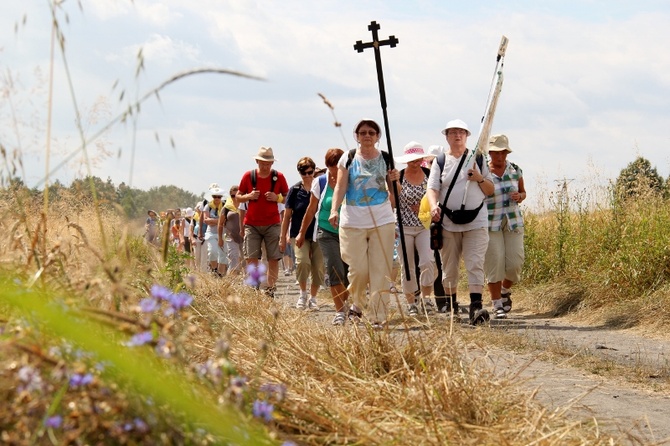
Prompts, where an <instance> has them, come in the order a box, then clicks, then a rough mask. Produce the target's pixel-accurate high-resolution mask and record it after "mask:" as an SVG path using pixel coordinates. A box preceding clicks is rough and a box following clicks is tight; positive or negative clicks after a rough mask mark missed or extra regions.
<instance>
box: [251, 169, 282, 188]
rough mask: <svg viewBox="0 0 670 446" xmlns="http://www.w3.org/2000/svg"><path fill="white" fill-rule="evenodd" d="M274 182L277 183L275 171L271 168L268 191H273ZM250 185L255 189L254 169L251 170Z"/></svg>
mask: <svg viewBox="0 0 670 446" xmlns="http://www.w3.org/2000/svg"><path fill="white" fill-rule="evenodd" d="M275 184H277V171H276V170H274V169H272V171H270V192H274V191H275ZM251 187H253V188H254V189H256V169H254V170H252V171H251Z"/></svg>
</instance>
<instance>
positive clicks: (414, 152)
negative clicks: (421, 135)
mask: <svg viewBox="0 0 670 446" xmlns="http://www.w3.org/2000/svg"><path fill="white" fill-rule="evenodd" d="M427 156H428V154H427V153H426V152H424V150H423V146H422V145H421V144H419V143H418V142H416V141H410V142H409V143H407V145H406V146H405V149H404V150H403V154H402V155H401V156H394V157H393V159H394V160H395V162H396V163H400V164H407V163H411V162H412V161H416V160H419V159H422V158H425V157H427Z"/></svg>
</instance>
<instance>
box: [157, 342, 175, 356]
mask: <svg viewBox="0 0 670 446" xmlns="http://www.w3.org/2000/svg"><path fill="white" fill-rule="evenodd" d="M154 350H155V351H156V354H157V355H158V356H160V357H163V358H170V357H171V356H172V348H171V344H170V343H169V342H168V341H167V340H166V339H165V338H158V342H157V343H156V348H155V349H154Z"/></svg>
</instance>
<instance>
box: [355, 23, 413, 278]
mask: <svg viewBox="0 0 670 446" xmlns="http://www.w3.org/2000/svg"><path fill="white" fill-rule="evenodd" d="M379 28H380V26H379V23H377V22H375V21H372V22H370V25H368V31H372V42H366V43H363V41H362V40H359V41H357V42H356V44H355V45H354V49H355V50H356V51H358V52H359V53H362V52H363V50H365V49H366V48H373V49H374V51H375V64H376V65H377V83H378V84H379V101H380V102H381V105H382V114H383V115H384V131H385V132H386V144H387V147H388V152H389V155H390V158H391V169H394V168H395V163H394V162H393V149H392V148H391V132H390V130H389V117H388V114H387V113H386V90H385V89H384V71H383V70H382V55H381V52H380V51H379V47H380V46H383V45H389V46H390V47H391V48H395V46H396V45H397V44H398V39H397V38H396V36H390V37H389V38H388V39H386V40H379V34H378V33H377V31H379ZM393 197H394V198H395V203H396V207H395V209H396V214H397V216H398V230H399V232H400V243H401V245H402V260H403V266H404V267H405V276H406V277H407V280H412V275H411V271H410V270H409V262H408V260H407V250H406V249H405V231H404V230H403V227H402V218H401V216H400V198H399V197H398V186H397V185H396V182H395V181H394V182H393Z"/></svg>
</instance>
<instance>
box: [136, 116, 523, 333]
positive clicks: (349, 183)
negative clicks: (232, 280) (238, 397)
mask: <svg viewBox="0 0 670 446" xmlns="http://www.w3.org/2000/svg"><path fill="white" fill-rule="evenodd" d="M441 133H442V134H443V135H444V137H445V138H446V143H447V145H446V147H442V146H438V145H434V146H430V147H429V148H428V149H427V150H424V147H423V146H422V145H421V144H419V143H417V142H415V141H412V142H410V143H408V144H407V145H406V146H405V147H404V150H403V154H402V155H401V156H397V157H395V158H394V159H393V160H391V157H390V156H389V154H388V153H387V152H384V151H381V150H380V149H379V148H378V145H379V141H380V139H381V136H382V135H381V128H380V127H379V125H378V124H377V123H376V122H375V121H373V120H370V119H363V120H361V121H359V122H358V123H357V124H356V126H355V127H354V131H353V135H354V139H355V141H356V143H357V147H356V148H355V149H351V150H349V151H344V150H342V149H339V148H331V149H328V150H326V151H325V154H324V155H323V158H321V159H320V160H319V161H320V162H323V165H324V166H325V167H324V168H321V169H319V168H317V163H316V162H315V161H314V159H312V158H311V157H302V158H300V159H299V160H298V162H297V164H296V168H297V171H298V173H299V174H300V181H299V182H298V183H296V184H294V185H293V186H290V187H289V185H288V183H287V181H286V178H285V176H284V175H283V173H281V172H278V171H277V170H275V169H273V168H272V166H273V164H274V162H275V161H276V159H275V157H274V153H273V150H272V148H269V147H261V148H260V149H259V151H258V153H257V154H256V156H254V157H253V158H254V159H255V161H256V167H255V168H254V169H252V170H250V171H247V172H245V173H244V175H243V176H242V179H241V180H240V182H239V184H236V185H233V186H232V187H230V188H229V190H228V191H224V190H223V189H221V188H220V187H219V185H218V184H217V183H212V184H211V185H210V187H209V190H208V194H207V196H206V197H205V199H204V200H202V201H200V202H198V203H196V205H195V206H194V208H186V209H183V210H182V209H175V210H168V211H165V212H164V213H161V214H162V215H160V216H159V215H158V214H157V213H156V212H155V211H153V210H150V211H149V212H148V214H149V218H147V222H146V238H147V241H149V242H150V243H157V240H158V238H159V236H160V234H167V235H168V236H169V242H170V243H172V244H173V245H174V246H175V248H176V249H177V250H178V251H180V252H185V253H187V254H189V255H188V256H187V257H188V262H189V266H190V267H191V268H193V269H195V270H199V271H209V272H211V273H213V274H216V275H219V276H226V275H240V276H245V275H253V274H256V275H257V274H258V271H259V269H262V271H263V272H265V273H267V274H266V280H265V283H264V284H263V287H264V293H265V294H266V295H267V296H269V297H270V298H274V297H275V293H276V282H277V279H278V275H279V264H280V262H282V260H283V259H284V261H283V262H282V263H283V265H284V273H285V274H287V275H289V274H292V270H293V266H292V265H293V261H294V263H295V275H296V282H297V284H298V285H299V287H300V295H299V297H298V300H297V302H296V304H295V306H296V308H298V309H300V310H305V309H308V310H318V309H319V303H318V302H317V294H318V292H319V290H320V289H321V288H322V287H326V288H329V290H330V294H331V296H332V299H333V303H334V306H335V316H334V318H333V321H332V323H333V325H339V326H341V325H345V323H346V322H347V321H349V320H357V321H360V322H362V323H366V324H370V325H371V326H372V327H373V328H375V329H381V328H384V327H385V326H386V325H387V324H388V320H389V313H390V302H391V294H393V293H398V291H397V289H396V279H397V275H398V272H400V276H401V277H400V284H401V291H400V293H402V295H404V298H405V300H406V306H404V305H403V308H402V310H403V313H404V314H406V315H407V316H409V317H421V316H427V315H429V314H434V313H447V314H451V315H453V317H455V318H458V319H459V320H460V310H461V309H464V308H459V300H458V298H457V297H458V296H457V290H458V281H459V274H460V263H461V259H462V261H463V264H464V266H465V271H466V276H467V289H468V294H469V296H468V297H469V305H468V307H469V309H468V310H467V311H466V312H467V313H468V319H467V320H468V322H469V323H470V324H472V325H478V324H481V323H484V322H486V321H488V320H489V319H490V318H491V317H493V318H497V319H504V318H507V317H508V315H509V313H510V311H511V310H512V298H511V294H512V291H511V288H512V285H513V284H514V283H516V282H518V281H519V279H520V276H521V270H522V267H523V262H524V247H523V216H522V212H521V208H520V203H521V202H522V201H523V200H525V199H526V191H525V187H524V181H523V173H522V170H521V168H520V167H519V166H518V165H516V164H515V163H512V162H510V161H508V160H507V156H508V155H509V154H510V153H512V149H511V148H510V146H509V140H508V138H507V136H505V135H494V136H492V137H491V138H490V139H489V141H488V147H485V148H478V149H479V150H477V152H481V153H475V151H473V150H472V149H469V148H468V147H467V140H468V137H469V136H470V135H471V132H470V130H469V128H468V126H467V124H466V123H465V122H463V121H462V120H460V119H455V120H452V121H449V122H448V123H447V125H446V126H445V128H444V129H442V132H441ZM392 161H395V163H397V164H400V165H405V166H406V167H405V168H404V169H402V170H400V171H399V170H397V169H396V168H395V167H394V164H395V163H394V162H392ZM394 183H395V184H394ZM226 192H227V193H226ZM224 198H225V199H224ZM163 214H164V215H163ZM398 216H399V218H398ZM162 222H169V223H168V224H169V226H170V227H169V231H167V230H163V231H161V224H162ZM401 237H402V240H401ZM247 283H250V284H251V285H252V286H256V287H259V285H260V284H259V283H257V282H254V281H249V280H247ZM485 285H486V287H487V288H488V290H489V294H490V298H491V303H492V308H491V309H490V311H489V309H487V308H484V306H483V302H482V297H483V291H484V287H485ZM463 307H465V305H463Z"/></svg>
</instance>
